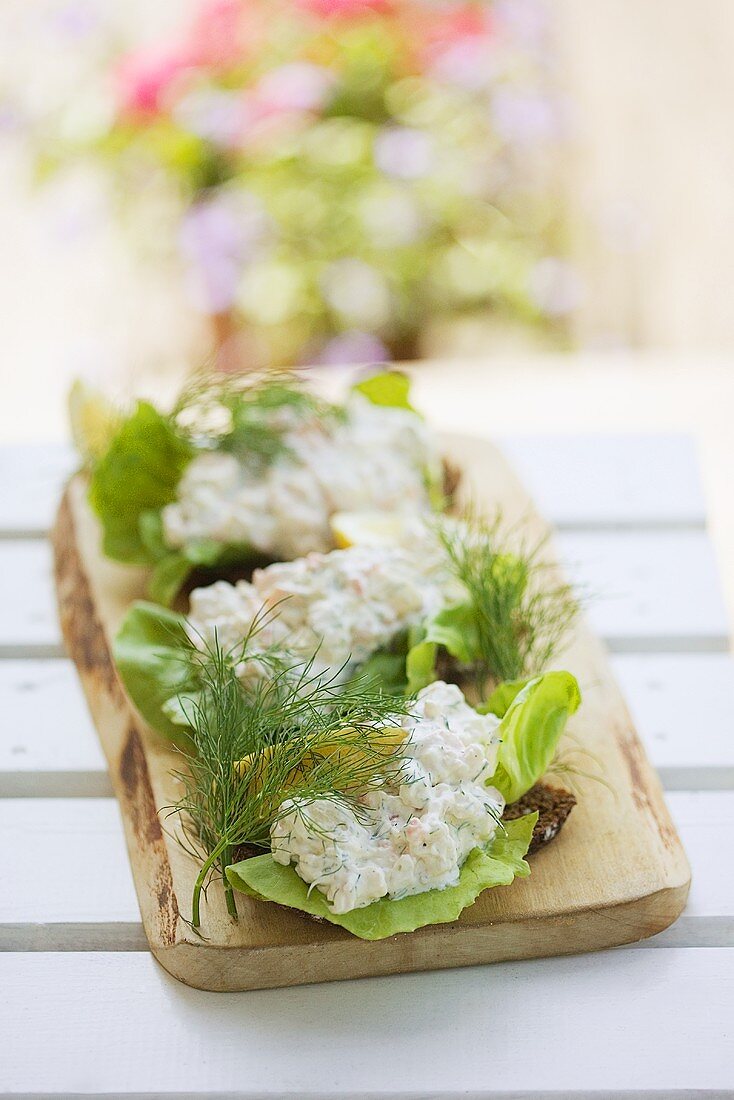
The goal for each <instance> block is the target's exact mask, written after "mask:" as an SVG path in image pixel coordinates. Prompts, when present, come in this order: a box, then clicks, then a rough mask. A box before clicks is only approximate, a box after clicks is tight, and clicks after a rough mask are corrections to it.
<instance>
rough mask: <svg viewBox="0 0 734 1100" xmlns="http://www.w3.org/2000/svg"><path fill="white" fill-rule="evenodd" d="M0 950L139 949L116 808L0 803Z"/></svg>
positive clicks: (104, 803) (90, 801)
mask: <svg viewBox="0 0 734 1100" xmlns="http://www.w3.org/2000/svg"><path fill="white" fill-rule="evenodd" d="M0 876H1V878H2V881H3V882H6V883H9V884H12V889H9V890H6V891H4V897H3V898H2V899H0V948H2V949H5V950H39V949H41V950H43V949H53V950H77V949H79V950H89V949H90V948H94V947H101V948H107V949H113V950H120V949H130V948H135V949H138V950H140V949H143V948H144V947H145V937H144V935H143V932H142V927H141V925H140V914H139V911H138V906H137V901H136V898H135V890H134V887H133V882H132V875H131V872H130V866H129V863H128V859H127V852H126V850H125V841H124V837H123V832H122V823H121V821H120V814H119V810H118V807H117V803H116V802H115V800H114V799H111V798H99V799H97V798H85V799H73V798H55V799H49V800H45V799H24V798H5V799H0Z"/></svg>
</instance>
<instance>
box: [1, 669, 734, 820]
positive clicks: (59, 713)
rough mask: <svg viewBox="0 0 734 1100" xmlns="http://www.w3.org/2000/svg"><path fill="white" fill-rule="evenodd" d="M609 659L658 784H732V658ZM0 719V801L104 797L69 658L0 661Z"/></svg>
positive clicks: (99, 762)
mask: <svg viewBox="0 0 734 1100" xmlns="http://www.w3.org/2000/svg"><path fill="white" fill-rule="evenodd" d="M612 663H613V666H614V669H615V672H616V674H617V676H618V679H619V681H620V685H621V687H622V690H623V692H624V693H625V695H626V697H627V701H628V704H629V706H630V709H631V711H632V714H633V716H634V718H635V721H636V724H637V728H638V730H639V732H640V735H641V737H642V739H643V741H644V743H645V745H646V748H647V751H648V754H649V756H650V758H651V760H652V762H653V764H654V765H655V766H656V768H657V769H658V771H659V772H660V775H661V778H662V780H663V784H664V786H665V787H667V788H668V789H669V790H697V789H710V790H716V789H726V788H734V737H732V735H731V731H732V729H734V660H733V659H732V658H731V657H730V656H729V655H728V654H719V653H710V654H669V655H663V656H656V655H648V654H633V655H626V656H623V655H617V656H615V657H613V658H612ZM586 690H587V691H591V690H593V686H587V687H586ZM0 714H2V716H3V718H2V728H3V730H4V731H6V733H5V735H4V736H0V798H2V797H9V796H15V797H53V796H59V795H63V796H66V797H69V798H74V797H93V796H104V795H109V794H111V787H110V783H109V778H108V775H107V770H106V766H105V762H104V758H103V755H102V752H101V749H100V748H99V743H98V741H97V736H96V733H95V731H94V728H93V726H92V722H91V719H90V717H89V714H88V712H87V707H86V703H85V700H84V697H83V694H82V691H81V687H80V685H79V682H78V678H77V675H76V671H75V669H74V667H73V665H72V664H71V663H70V662H69V661H63V660H42V661H34V660H25V661H13V660H5V661H0Z"/></svg>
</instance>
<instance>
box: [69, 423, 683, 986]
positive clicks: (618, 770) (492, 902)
mask: <svg viewBox="0 0 734 1100" xmlns="http://www.w3.org/2000/svg"><path fill="white" fill-rule="evenodd" d="M445 442H446V449H447V453H448V455H449V457H450V458H451V459H452V460H453V461H456V462H458V463H459V464H460V465H461V466H462V468H463V469H464V470H465V471H466V472H467V474H468V477H467V486H466V490H467V491H469V492H471V493H472V495H473V497H474V499H479V501H480V502H482V503H485V504H487V505H488V506H495V505H497V504H501V505H502V507H503V509H504V512H505V514H506V516H507V518H508V520H510V521H512V520H513V519H519V518H520V517H522V519H523V521H524V522H525V524H526V525H527V527H528V528H529V529H531V530H532V531H533V532H534V533H536V534H539V533H541V532H542V531H544V525H543V523H542V521H541V520H540V518H539V517H538V516H537V513H535V512H534V510H533V508H532V505H531V503H530V501H529V498H528V497H527V495H526V494H525V492H524V490H523V489H522V487H521V486H520V484H519V483H518V482H517V480H516V478H515V477H514V475H513V474H512V472H511V471H510V469H509V468H508V467H507V465H506V463H505V462H504V460H503V459H502V458H501V456H500V455H499V453H498V452H497V451H496V449H495V448H494V447H493V446H492V445H491V444H489V443H487V442H485V441H480V440H474V439H469V438H466V437H460V436H452V437H448V438H447V439H446V441H445ZM54 550H55V560H56V580H57V590H58V599H59V609H60V614H61V623H62V629H63V632H64V637H65V639H66V643H67V646H68V648H69V651H70V654H71V656H72V657H73V659H74V661H75V663H76V665H77V668H78V670H79V673H80V676H81V679H82V683H83V686H84V690H85V693H86V696H87V700H88V703H89V706H90V709H91V711H92V715H93V718H94V720H95V724H96V726H97V729H98V731H99V734H100V739H101V741H102V745H103V748H104V751H105V754H106V756H107V760H108V763H109V767H110V773H111V778H112V783H113V786H114V788H115V792H116V794H117V796H118V799H119V801H120V806H121V810H122V817H123V822H124V826H125V834H126V840H127V845H128V851H129V855H130V859H131V864H132V869H133V877H134V880H135V885H136V891H137V895H138V901H139V904H140V908H141V913H142V918H143V924H144V927H145V931H146V934H147V936H148V940H149V943H150V946H151V950H152V951H153V953H154V955H155V956H156V958H157V959H158V960H159V961H160V962H161V963H162V964H163V966H164V967H165V968H166V969H167V970H169V971H170V972H171V973H172V974H174V975H175V976H176V977H178V978H180V979H181V980H182V981H184V982H186V983H187V984H190V985H193V986H196V987H199V988H203V989H212V990H238V989H255V988H266V987H274V986H281V985H294V984H300V983H304V982H311V981H328V980H336V979H343V978H354V977H362V976H366V975H374V974H392V973H401V972H405V971H411V970H423V969H439V968H446V967H453V966H462V965H470V964H472V963H478V962H494V961H499V960H504V959H517V958H530V957H536V956H542V955H556V954H569V953H573V952H577V951H586V950H594V949H598V948H601V947H608V946H612V945H615V944H621V943H630V942H633V941H636V940H639V939H642V938H644V937H645V936H649V935H653V934H654V933H656V932H659V931H660V930H661V929H663V928H666V927H667V926H668V925H670V924H671V923H672V922H673V921H674V920H675V919H676V917H677V916H678V915H679V913H680V912H681V910H682V908H683V906H684V904H685V900H686V897H687V894H688V887H689V882H690V872H689V869H688V864H687V861H686V858H685V855H684V853H683V850H682V847H681V845H680V841H679V840H678V837H677V834H676V832H675V829H674V827H673V824H672V822H671V819H670V816H669V814H668V811H667V808H666V806H665V803H664V800H663V797H662V791H661V788H660V784H659V781H658V779H657V777H656V776H655V774H654V772H653V771H652V769H651V768H650V766H649V764H648V762H647V759H646V757H645V754H644V751H643V749H642V746H641V744H640V742H639V740H638V738H637V735H636V733H635V731H634V728H633V726H632V722H631V719H630V717H629V715H628V713H627V710H626V708H625V706H624V703H623V701H622V698H621V696H620V694H619V690H618V688H617V687H616V684H615V682H614V679H613V676H612V674H611V671H610V669H609V664H608V661H607V658H606V655H605V653H604V651H603V649H602V647H601V645H600V643H599V642H598V641H597V640H596V639H595V638H594V637H593V636H592V635H591V634H590V632H589V631H588V629H587V628H586V627H585V625H584V624H580V625H579V627H578V628H577V630H576V632H575V635H574V637H573V639H572V641H571V643H570V645H569V646H568V649H567V652H566V653H565V654H564V655H562V657H561V659H560V661H559V663H562V664H564V665H566V666H567V667H569V668H570V669H571V670H572V671H574V672H575V673H576V675H577V676H578V678H579V680H580V682H581V685H582V688H583V689H584V692H585V702H584V706H583V708H582V711H581V712H580V714H579V715H578V716H577V719H576V720H575V721H574V724H573V732H574V736H576V737H577V738H580V739H582V740H583V743H584V744H585V745H586V747H588V749H589V750H590V751H591V752H593V754H594V755H595V757H596V759H597V760H598V762H599V765H600V767H601V769H602V771H603V773H604V775H605V778H606V780H607V782H608V783H609V784H610V785H611V787H612V789H613V790H612V792H610V791H607V790H606V788H604V787H601V786H599V785H594V786H589V787H587V788H586V789H585V790H582V792H581V795H580V799H579V805H578V806H577V808H576V810H575V811H574V813H573V815H572V818H571V820H570V822H569V824H568V826H567V828H566V829H565V830H564V832H563V833H562V834H561V836H560V837H559V839H558V840H557V841H556V842H555V843H554V844H553V845H551V846H550V847H549V848H548V849H547V850H545V851H543V852H540V853H539V854H538V855H537V857H536V858H535V859H534V861H533V874H532V876H531V877H530V879H527V880H524V881H521V882H516V883H515V884H513V886H512V887H509V888H506V889H497V890H491V891H487V892H486V893H485V894H483V895H482V896H481V897H480V898H479V900H478V901H477V902H476V904H475V905H473V906H471V907H470V908H469V909H468V910H467V911H465V913H464V914H463V915H462V917H461V919H460V920H459V921H457V922H455V923H454V924H451V925H443V926H437V927H434V928H427V929H423V930H421V931H418V932H414V933H411V934H410V935H404V936H395V937H393V938H391V939H390V940H385V941H379V942H375V943H368V942H365V941H360V940H357V939H355V938H354V937H351V936H350V935H349V934H348V933H347V932H345V931H344V930H342V929H339V928H336V927H334V926H325V925H320V924H316V923H314V922H312V921H310V920H308V919H307V918H305V917H304V916H303V915H301V914H298V913H296V912H292V911H286V910H281V909H279V908H277V907H275V906H272V905H266V904H263V903H259V902H256V901H254V900H252V899H249V898H247V897H243V896H241V897H238V909H239V913H240V919H239V921H238V922H234V921H232V920H230V919H229V918H228V917H227V915H226V911H225V908H224V903H223V898H222V896H221V891H219V890H218V889H217V888H215V887H213V888H212V889H211V890H210V891H209V897H208V901H207V905H206V907H205V910H204V914H203V927H202V932H203V935H202V936H198V935H196V934H195V933H194V932H193V931H192V930H191V929H190V927H189V925H188V924H187V923H186V917H187V916H188V915H189V911H190V898H191V889H192V885H193V879H194V877H195V873H196V867H195V864H194V862H193V861H192V860H191V859H190V858H189V857H188V856H186V855H185V853H184V852H183V851H182V849H181V848H180V846H179V845H178V843H177V841H176V838H175V836H174V835H172V834H171V833H170V832H169V831H168V826H167V829H166V831H164V829H163V828H162V824H161V817H160V811H161V810H162V809H163V808H164V807H166V806H168V805H170V804H171V803H172V802H173V801H174V800H175V797H176V790H175V785H174V781H173V780H172V778H171V775H170V771H171V768H172V766H176V765H177V764H179V763H180V760H179V759H178V758H177V757H176V755H175V753H174V752H173V751H172V750H171V748H170V747H169V746H168V745H167V744H165V743H163V742H162V740H161V739H160V738H158V737H157V736H156V735H155V734H153V732H152V731H151V730H149V729H148V728H147V727H146V726H145V724H144V723H143V722H142V721H141V720H140V718H139V717H138V716H137V715H136V714H135V712H134V710H133V708H132V706H131V705H130V703H129V702H128V700H127V698H126V697H125V694H124V692H123V691H122V688H121V686H120V683H119V681H118V679H117V675H116V673H115V670H114V666H113V664H112V661H111V657H110V649H109V645H110V639H111V637H112V636H113V634H114V632H115V630H116V628H117V626H118V624H119V621H120V618H121V616H122V615H123V613H124V611H125V608H126V607H127V606H128V605H129V602H130V600H131V599H133V598H134V597H136V596H138V595H140V594H141V593H142V591H143V589H144V583H145V573H144V571H142V570H136V569H127V568H122V567H118V566H115V565H114V564H113V563H110V562H108V561H105V560H104V559H103V558H102V557H101V555H100V552H99V532H98V529H97V525H96V522H95V520H94V518H93V517H92V515H91V513H90V511H89V509H88V507H87V506H86V503H85V500H84V485H83V482H82V481H81V480H80V479H78V478H77V479H74V480H73V481H72V482H71V483H70V485H69V487H68V489H67V491H66V493H65V495H64V498H63V501H62V504H61V508H60V511H59V515H58V517H57V522H56V527H55V530H54Z"/></svg>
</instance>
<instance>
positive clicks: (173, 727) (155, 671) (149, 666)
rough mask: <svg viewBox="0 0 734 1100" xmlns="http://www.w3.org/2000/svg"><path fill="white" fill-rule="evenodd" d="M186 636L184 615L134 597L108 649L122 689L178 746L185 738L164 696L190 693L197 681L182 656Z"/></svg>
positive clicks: (185, 743) (183, 744)
mask: <svg viewBox="0 0 734 1100" xmlns="http://www.w3.org/2000/svg"><path fill="white" fill-rule="evenodd" d="M189 647H190V642H189V640H188V637H187V635H186V631H185V628H184V618H183V616H182V615H178V614H176V612H174V611H168V610H167V609H166V608H163V607H158V606H157V605H156V604H150V603H144V602H142V601H139V602H137V603H134V604H133V605H132V607H131V608H130V610H129V611H128V612H127V614H126V615H125V618H124V620H123V622H122V626H121V627H120V629H119V631H118V633H117V637H116V638H115V641H114V645H113V654H114V658H115V663H116V665H117V670H118V672H119V674H120V678H121V680H122V682H123V684H124V685H125V690H126V691H127V693H128V695H129V696H130V698H131V699H132V701H133V703H134V704H135V706H136V708H137V709H138V710H139V711H140V713H141V714H142V716H143V718H144V719H145V721H146V722H147V723H148V725H150V726H152V727H153V729H155V730H157V731H158V733H161V734H163V735H164V736H165V737H168V738H171V739H172V740H173V741H175V742H176V744H178V745H179V746H180V747H182V748H187V747H189V745H190V743H191V742H190V738H189V736H188V734H187V733H186V730H185V728H183V727H182V725H181V724H180V720H179V721H172V719H171V716H170V715H171V711H170V701H171V699H173V698H175V697H176V696H178V695H181V694H186V693H195V692H196V690H197V689H198V687H199V685H198V683H197V680H196V676H195V675H194V673H193V671H192V669H191V666H190V665H189V663H188V662H187V661H186V659H185V653H186V649H188V648H189Z"/></svg>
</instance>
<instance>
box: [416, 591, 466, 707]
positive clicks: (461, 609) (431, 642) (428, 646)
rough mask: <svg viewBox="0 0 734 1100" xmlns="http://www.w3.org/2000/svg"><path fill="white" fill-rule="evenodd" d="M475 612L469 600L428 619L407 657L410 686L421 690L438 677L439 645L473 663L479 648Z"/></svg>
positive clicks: (464, 663) (443, 609)
mask: <svg viewBox="0 0 734 1100" xmlns="http://www.w3.org/2000/svg"><path fill="white" fill-rule="evenodd" d="M477 631H478V628H477V619H476V611H475V609H474V607H472V605H471V604H469V603H463V604H456V605H455V606H453V607H444V608H442V609H441V610H440V611H439V612H437V613H436V614H435V615H434V616H433V618H431V619H428V620H427V621H426V622H425V623H424V625H423V628H422V630H421V631H420V636H416V637H415V638H414V639H413V640H412V641H413V644H412V645H411V647H410V649H409V650H408V656H407V659H406V669H407V676H408V688H409V690H410V691H419V690H420V689H421V688H424V687H426V686H427V685H428V684H430V683H432V682H433V681H434V680H435V679H436V675H437V673H436V658H437V657H438V647H439V646H443V648H444V649H445V650H446V651H447V652H448V653H450V654H451V656H452V657H454V658H455V659H456V660H457V661H458V662H459V664H461V665H470V664H471V663H472V662H473V661H474V660H475V658H476V656H477V653H478V651H479V642H478V640H477V638H478V633H477Z"/></svg>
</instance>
